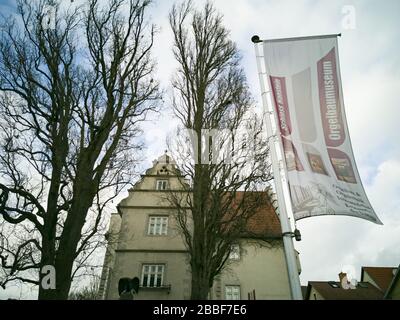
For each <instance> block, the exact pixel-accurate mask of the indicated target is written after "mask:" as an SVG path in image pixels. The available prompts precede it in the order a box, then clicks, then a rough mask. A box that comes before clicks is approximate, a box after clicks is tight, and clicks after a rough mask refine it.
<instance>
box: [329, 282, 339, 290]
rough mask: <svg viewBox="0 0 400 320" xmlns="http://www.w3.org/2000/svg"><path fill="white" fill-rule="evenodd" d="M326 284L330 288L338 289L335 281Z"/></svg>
mask: <svg viewBox="0 0 400 320" xmlns="http://www.w3.org/2000/svg"><path fill="white" fill-rule="evenodd" d="M328 283H329V285H330V286H331V287H332V288H336V289H337V288H340V286H339V284H337V283H336V282H335V281H328Z"/></svg>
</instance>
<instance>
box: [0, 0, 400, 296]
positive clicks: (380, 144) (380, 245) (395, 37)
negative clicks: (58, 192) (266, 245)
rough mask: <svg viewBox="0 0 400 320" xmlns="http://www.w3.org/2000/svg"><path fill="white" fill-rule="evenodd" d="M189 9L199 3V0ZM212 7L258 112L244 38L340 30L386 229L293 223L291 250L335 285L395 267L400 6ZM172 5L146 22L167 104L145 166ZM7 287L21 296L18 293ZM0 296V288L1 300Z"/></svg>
mask: <svg viewBox="0 0 400 320" xmlns="http://www.w3.org/2000/svg"><path fill="white" fill-rule="evenodd" d="M64 1H68V0H64ZM76 2H77V1H76ZM194 3H195V4H196V5H198V6H200V5H201V4H202V3H204V1H194ZM213 3H214V4H215V6H216V8H217V9H218V10H219V11H220V12H221V13H222V14H223V15H224V22H225V25H226V26H227V28H228V29H230V30H231V38H232V39H233V40H234V41H235V42H236V43H237V45H238V47H239V49H240V51H241V53H242V56H243V67H244V69H245V72H246V75H247V78H248V81H249V85H250V88H251V91H252V93H253V95H254V97H255V99H256V101H257V103H258V104H259V105H261V99H260V89H259V81H258V76H257V70H256V60H255V55H254V47H253V44H252V43H251V41H250V38H251V37H252V36H253V35H255V34H257V35H259V36H260V38H261V39H270V38H283V37H296V36H308V35H319V34H332V33H342V37H341V38H339V54H340V62H341V71H342V81H343V92H344V100H345V107H346V115H347V120H348V127H349V132H350V136H351V139H352V145H353V151H354V155H355V158H356V162H357V164H358V169H359V172H360V175H361V179H362V181H363V184H364V187H365V189H366V193H367V195H368V197H369V199H370V202H371V204H372V206H373V207H374V209H375V211H376V212H377V214H378V216H379V218H380V219H381V220H382V222H383V223H384V225H383V226H380V225H376V224H373V223H371V222H368V221H364V220H361V219H357V218H353V217H340V216H334V217H330V216H322V217H314V218H308V219H304V220H301V221H299V222H298V223H297V227H298V228H299V229H300V231H301V233H302V241H301V242H296V243H295V246H296V248H297V250H298V251H299V252H300V259H301V265H302V273H301V282H302V284H306V283H307V281H309V280H336V279H337V278H338V277H337V274H338V273H339V272H340V270H341V268H342V267H343V266H344V265H353V266H354V267H355V268H356V271H357V275H358V276H359V274H360V267H361V266H397V265H398V264H399V263H400V143H399V139H400V134H399V132H400V129H399V127H400V125H399V118H400V98H399V91H400V54H399V52H400V25H399V24H400V22H399V21H400V1H398V0H393V1H390V0H385V1H378V0H375V1H374V0H370V1H367V0H362V1H361V0H360V1H352V0H345V1H341V0H340V1H322V0H321V1H316V0H302V1H299V0H287V1H283V0H279V1H278V0H270V1H268V0H234V1H233V0H215V1H213ZM172 4H173V1H166V0H158V1H155V3H154V4H153V6H152V8H151V16H152V19H153V22H154V23H156V24H157V25H158V26H159V27H160V33H159V34H158V36H157V41H156V45H155V48H154V49H155V50H154V54H155V57H156V59H157V60H158V77H159V79H160V81H161V84H162V86H163V88H164V89H165V91H166V97H165V105H164V108H165V109H164V111H163V113H162V114H161V115H160V116H159V118H158V119H157V120H154V121H152V122H149V123H147V124H146V125H145V140H146V144H147V148H148V149H147V150H146V155H147V157H146V163H145V164H144V166H145V167H146V166H147V167H148V166H150V165H151V161H152V160H153V159H154V158H156V157H158V156H159V155H160V154H162V153H163V151H164V150H165V148H166V144H165V137H166V135H167V134H168V132H171V130H172V129H173V128H174V127H175V122H174V121H173V119H172V116H171V111H170V109H169V101H170V99H169V97H168V95H169V94H168V92H169V80H170V76H171V74H172V72H173V71H174V68H175V62H174V60H173V57H172V52H171V47H172V46H171V43H172V38H171V32H170V30H169V26H168V20H167V15H168V12H169V10H170V8H171V6H172ZM10 6H11V7H12V6H14V4H13V1H10V0H8V1H4V0H0V10H1V12H4V11H9V10H10ZM349 6H350V7H349ZM352 10H354V14H355V21H350V23H349V21H348V20H347V18H348V17H349V16H348V15H347V14H348V13H349V12H352ZM346 22H347V23H346ZM349 27H350V29H349ZM353 27H354V28H353ZM124 196H125V195H124ZM10 290H13V291H12V292H13V293H14V292H19V290H18V291H15V288H14V289H10ZM9 292H11V291H9ZM4 294H5V293H4V291H3V290H1V289H0V298H1V297H5V295H4ZM24 296H26V297H28V296H29V294H28V293H27V294H24Z"/></svg>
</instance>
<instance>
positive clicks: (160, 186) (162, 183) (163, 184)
mask: <svg viewBox="0 0 400 320" xmlns="http://www.w3.org/2000/svg"><path fill="white" fill-rule="evenodd" d="M167 189H168V180H157V190H167Z"/></svg>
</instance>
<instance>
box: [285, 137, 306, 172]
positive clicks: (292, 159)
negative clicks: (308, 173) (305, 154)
mask: <svg viewBox="0 0 400 320" xmlns="http://www.w3.org/2000/svg"><path fill="white" fill-rule="evenodd" d="M282 144H283V151H284V153H285V160H286V167H287V170H288V171H292V170H296V171H304V167H303V165H302V164H301V162H300V159H299V156H298V154H297V150H296V148H295V146H294V145H293V142H292V141H290V140H288V139H285V138H284V137H282Z"/></svg>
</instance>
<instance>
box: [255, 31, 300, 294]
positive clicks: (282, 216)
mask: <svg viewBox="0 0 400 320" xmlns="http://www.w3.org/2000/svg"><path fill="white" fill-rule="evenodd" d="M252 41H253V42H254V48H255V52H256V59H257V69H258V76H259V80H260V88H261V97H262V103H263V106H264V108H265V110H266V111H267V121H266V125H267V134H268V139H269V146H270V151H271V160H272V170H273V173H274V182H275V187H276V195H277V198H278V210H279V212H278V215H279V220H280V223H281V227H282V235H283V245H284V251H285V257H286V265H287V272H288V277H289V284H290V291H291V296H292V299H293V300H303V295H302V292H301V286H300V278H299V272H298V269H297V261H296V254H295V250H294V245H293V240H292V235H293V232H292V229H291V226H290V221H289V217H288V214H287V207H286V202H285V195H284V191H283V183H282V172H281V168H280V165H279V160H278V155H277V150H276V143H275V138H274V137H273V135H274V134H273V127H272V121H273V120H272V118H271V117H274V115H273V109H272V110H270V108H269V104H268V100H267V93H268V91H266V88H265V81H264V74H263V72H262V68H261V61H260V59H261V58H262V57H263V55H260V50H259V45H258V43H259V42H262V41H260V40H259V38H258V37H257V36H254V37H253V38H252ZM278 145H279V148H281V144H278ZM281 154H282V155H283V152H282V150H281Z"/></svg>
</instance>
